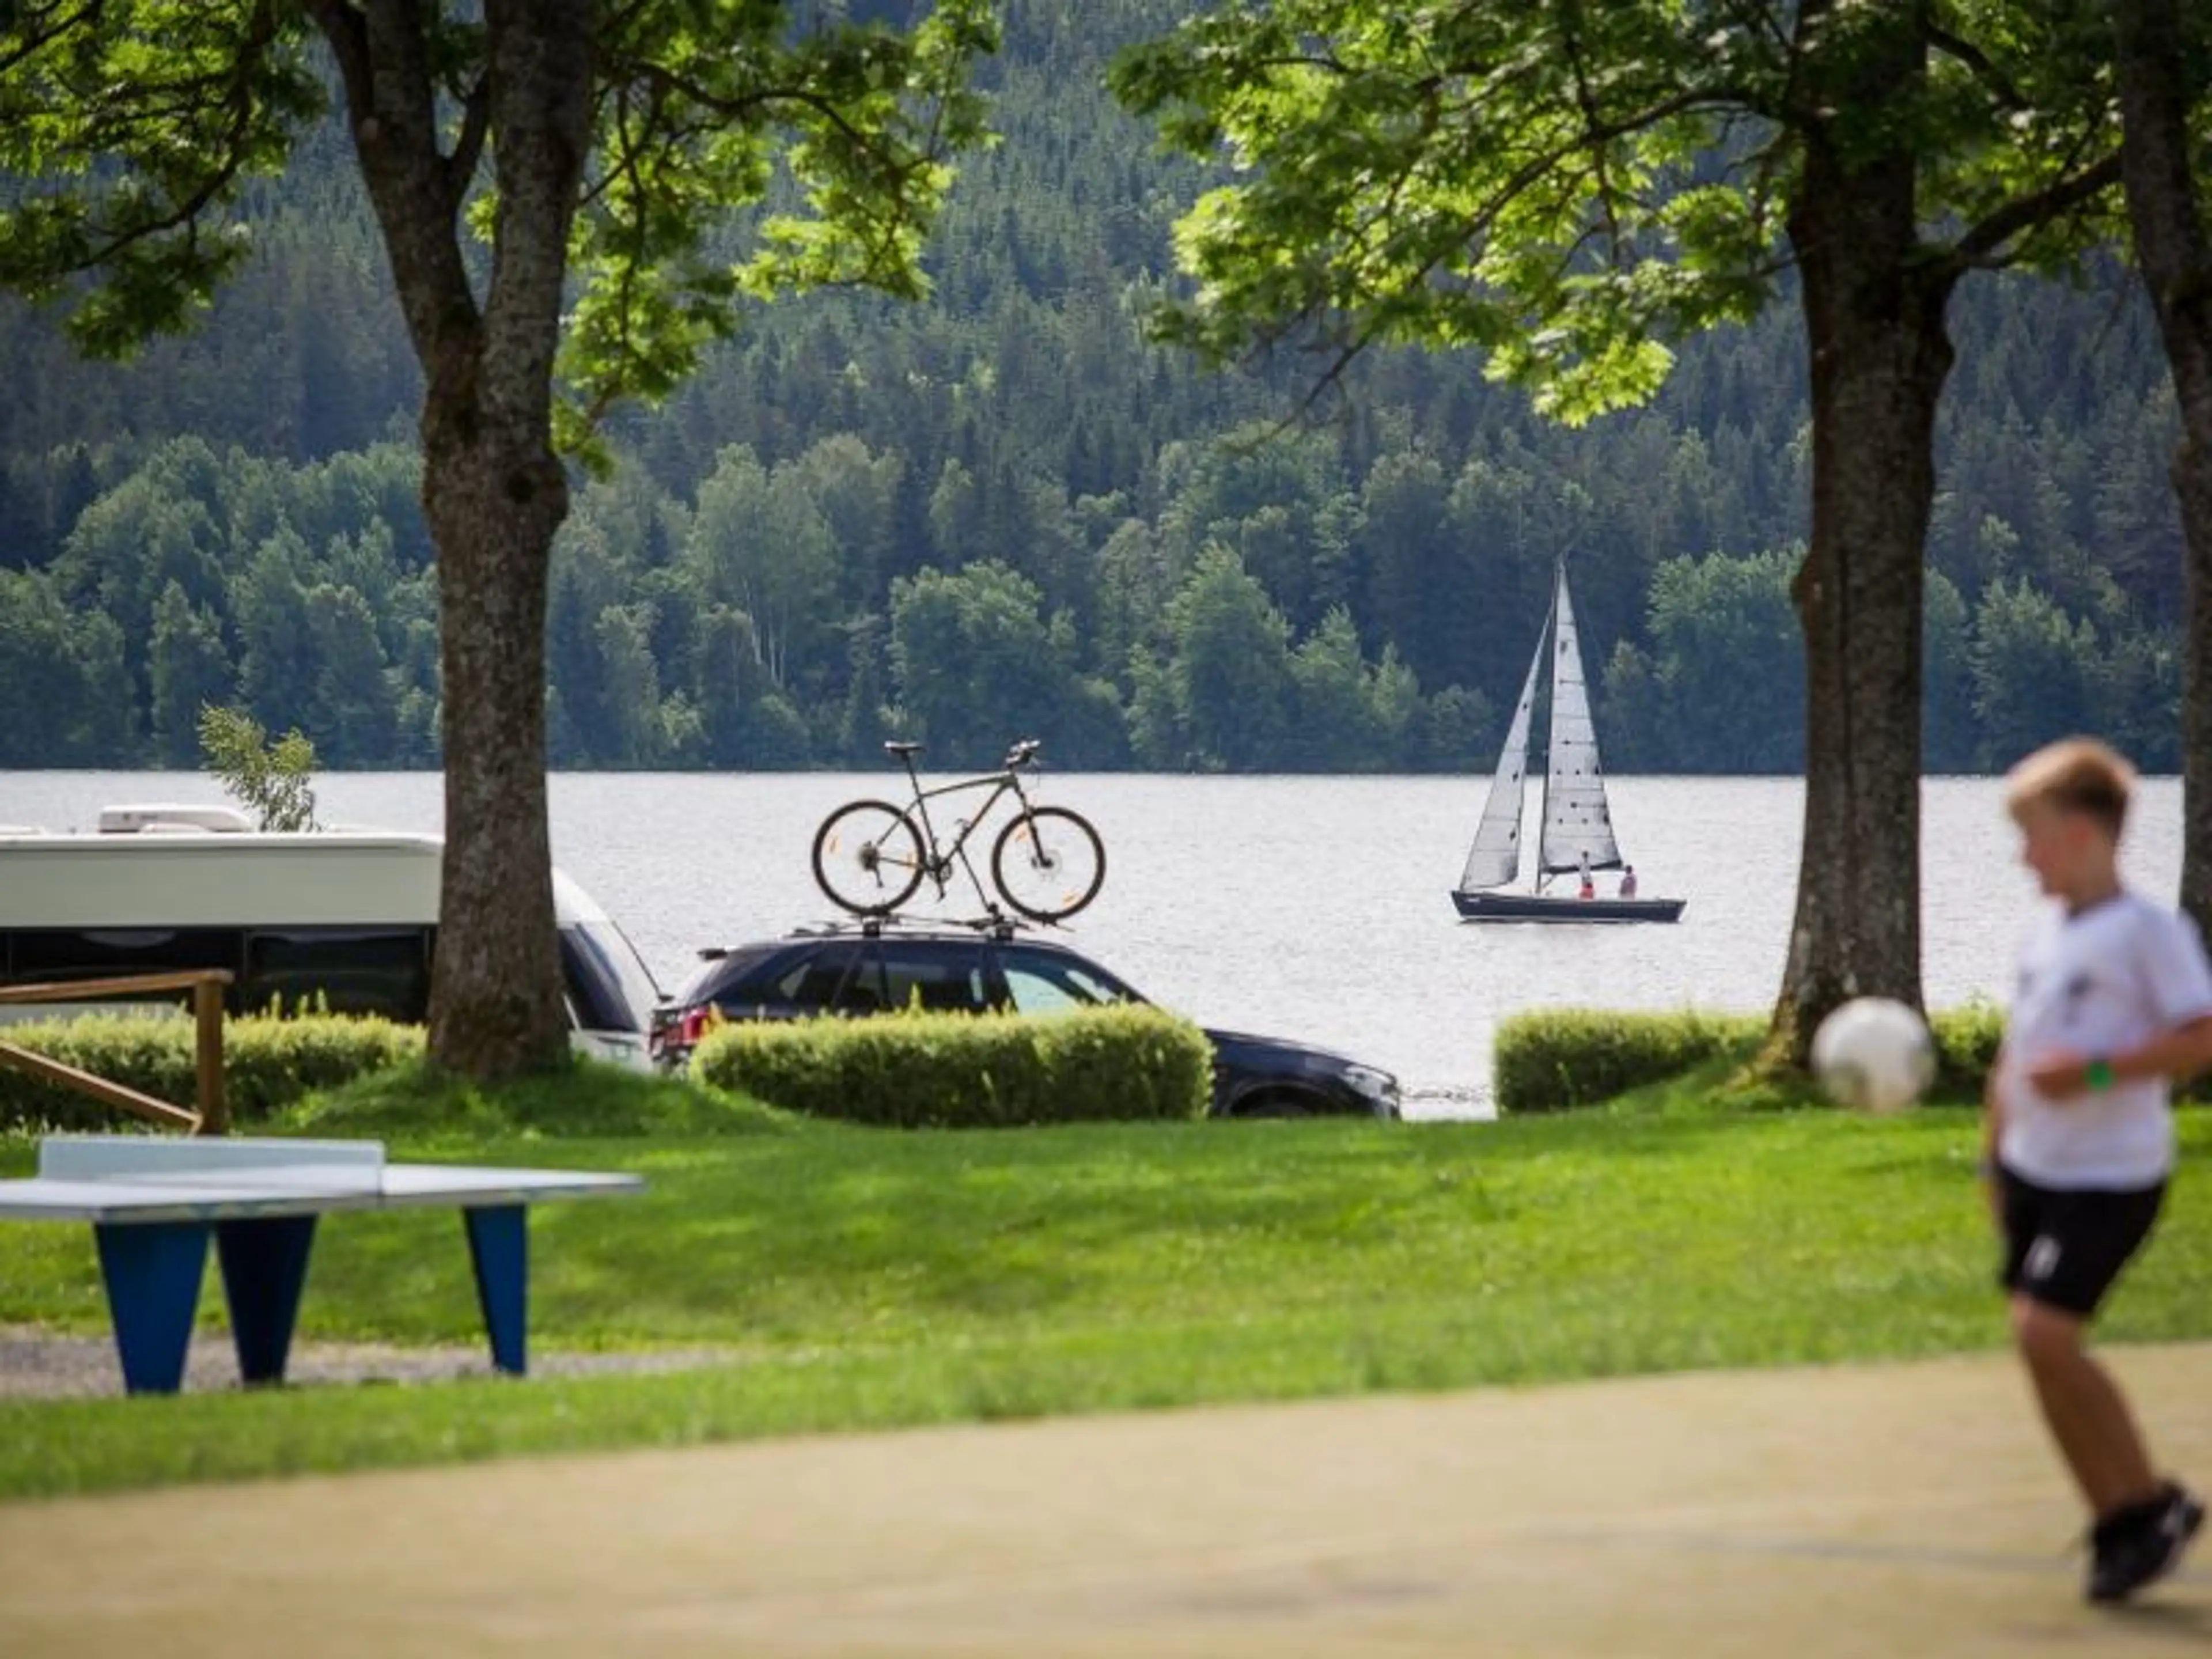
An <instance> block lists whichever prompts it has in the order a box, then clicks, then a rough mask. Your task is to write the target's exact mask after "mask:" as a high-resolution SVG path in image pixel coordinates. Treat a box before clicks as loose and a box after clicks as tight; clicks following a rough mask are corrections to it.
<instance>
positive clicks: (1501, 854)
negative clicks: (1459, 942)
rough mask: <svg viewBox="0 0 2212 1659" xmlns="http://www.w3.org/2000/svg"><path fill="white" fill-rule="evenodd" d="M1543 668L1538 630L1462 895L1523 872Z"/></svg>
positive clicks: (1469, 859)
mask: <svg viewBox="0 0 2212 1659" xmlns="http://www.w3.org/2000/svg"><path fill="white" fill-rule="evenodd" d="M1543 666H1544V635H1542V634H1539V635H1537V636H1536V654H1535V655H1534V656H1533V657H1531V658H1530V659H1528V678H1527V679H1525V680H1523V681H1522V683H1521V701H1520V702H1517V703H1516V704H1515V705H1514V706H1513V726H1512V729H1511V730H1510V731H1509V732H1506V734H1505V748H1504V751H1503V752H1502V753H1500V754H1499V756H1498V771H1497V773H1496V775H1493V776H1492V779H1491V780H1490V799H1487V800H1486V801H1485V802H1484V803H1483V804H1482V822H1481V823H1480V824H1479V825H1478V826H1477V827H1476V829H1475V832H1474V848H1472V849H1471V850H1469V852H1468V855H1467V868H1466V870H1465V871H1463V872H1462V873H1461V875H1460V878H1459V885H1460V890H1461V891H1462V892H1463V893H1472V892H1474V891H1476V890H1478V889H1480V888H1485V887H1503V886H1504V885H1505V884H1506V883H1507V882H1509V881H1510V880H1512V879H1513V878H1514V877H1516V876H1517V875H1519V874H1520V873H1521V792H1522V787H1524V785H1525V784H1526V782H1527V779H1528V716H1529V712H1530V711H1531V710H1532V709H1534V708H1535V706H1536V675H1537V672H1538V671H1540V670H1541V668H1542V667H1543Z"/></svg>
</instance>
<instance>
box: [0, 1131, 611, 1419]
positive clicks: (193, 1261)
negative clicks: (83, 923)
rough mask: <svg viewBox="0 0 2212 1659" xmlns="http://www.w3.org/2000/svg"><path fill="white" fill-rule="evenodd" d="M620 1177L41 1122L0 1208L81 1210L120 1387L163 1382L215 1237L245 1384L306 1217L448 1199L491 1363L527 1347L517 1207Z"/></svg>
mask: <svg viewBox="0 0 2212 1659" xmlns="http://www.w3.org/2000/svg"><path fill="white" fill-rule="evenodd" d="M644 1185H645V1183H644V1182H643V1181H641V1179H639V1177H637V1176H630V1175H601V1174H593V1173H589V1172H586V1171H581V1170H501V1169H484V1168H477V1167H471V1166H467V1165H460V1164H392V1163H388V1162H387V1161H386V1158H385V1155H384V1146H383V1143H382V1142H380V1141H374V1140H286V1139H159V1138H156V1137H155V1136H151V1135H48V1136H46V1138H45V1139H42V1140H40V1143H39V1172H38V1174H37V1175H36V1176H30V1177H27V1178H24V1179H21V1180H15V1181H0V1220H16V1221H88V1222H90V1223H91V1224H92V1231H93V1237H94V1243H95V1244H96V1246H97V1248H98V1250H99V1254H100V1279H101V1281H102V1283H103V1284H104V1285H105V1286H106V1292H107V1305H108V1312H109V1315H110V1316H111V1317H112V1320H113V1322H114V1326H115V1346H116V1352H117V1354H118V1358H120V1359H121V1361H122V1365H123V1380H124V1386H125V1388H126V1389H128V1390H129V1391H130V1392H131V1393H132V1394H174V1393H175V1392H177V1390H178V1389H179V1388H180V1387H181V1386H182V1385H183V1383H184V1376H185V1356H186V1353H187V1352H188V1349H189V1347H190V1344H191V1332H192V1321H193V1317H194V1315H195V1314H196V1312H197V1309H198V1306H199V1294H200V1284H201V1281H202V1279H204V1277H205V1276H206V1271H207V1251H208V1243H209V1241H210V1238H212V1239H213V1241H214V1243H215V1248H216V1260H217V1261H218V1263H219V1264H220V1266H221V1268H222V1286H223V1296H224V1299H225V1301H226V1303H227V1304H228V1307H229V1310H230V1326H231V1333H232V1336H233V1339H234V1341H235V1343H236V1346H237V1349H238V1369H239V1375H240V1377H241V1378H243V1380H244V1381H246V1383H281V1382H282V1381H283V1378H284V1367H285V1363H286V1360H287V1358H289V1354H290V1352H291V1346H292V1331H293V1327H294V1325H295V1323H296V1322H297V1319H298V1315H299V1309H300V1292H301V1289H302V1288H303V1287H304V1285H306V1283H307V1256H308V1253H309V1251H310V1250H311V1249H313V1244H314V1237H315V1224H316V1222H317V1221H318V1220H319V1218H321V1217H322V1216H324V1215H325V1214H330V1213H332V1212H343V1211H349V1210H394V1209H409V1208H416V1207H419V1206H425V1205H442V1206H449V1207H454V1208H458V1209H459V1211H460V1212H461V1218H462V1222H463V1225H464V1231H465V1235H466V1237H467V1239H468V1249H469V1261H470V1264H471V1269H472V1271H473V1273H474V1274H475V1278H476V1289H477V1304H478V1306H479V1308H480V1309H481V1310H482V1311H483V1321H484V1329H485V1333H486V1334H487V1335H488V1336H489V1340H490V1344H491V1357H492V1364H493V1365H494V1366H495V1368H496V1369H498V1370H501V1371H504V1372H507V1373H509V1374H511V1375H514V1376H520V1375H521V1374H522V1373H523V1371H524V1370H525V1368H526V1360H527V1343H526V1335H527V1327H528V1314H529V1283H530V1280H529V1232H528V1214H529V1206H531V1205H532V1204H534V1203H538V1202H541V1201H543V1200H547V1199H556V1198H592V1197H602V1196H611V1195H614V1194H622V1193H634V1192H637V1191H639V1190H641V1188H643V1187H644Z"/></svg>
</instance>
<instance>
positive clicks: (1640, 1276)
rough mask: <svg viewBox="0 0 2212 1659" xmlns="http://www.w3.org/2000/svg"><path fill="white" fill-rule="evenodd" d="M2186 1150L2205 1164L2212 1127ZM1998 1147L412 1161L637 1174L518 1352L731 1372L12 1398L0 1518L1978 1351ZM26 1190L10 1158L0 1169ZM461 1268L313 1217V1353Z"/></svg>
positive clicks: (31, 1236) (574, 1153)
mask: <svg viewBox="0 0 2212 1659" xmlns="http://www.w3.org/2000/svg"><path fill="white" fill-rule="evenodd" d="M2183 1133H2184V1139H2185V1147H2186V1148H2187V1149H2188V1151H2189V1152H2191V1153H2192V1154H2198V1155H2201V1154H2203V1152H2206V1151H2208V1150H2212V1118H2208V1117H2207V1115H2203V1114H2191V1115H2190V1116H2189V1117H2188V1118H2187V1119H2186V1120H2185V1124H2184V1132H2183ZM1976 1136H1977V1131H1976V1128H1975V1125H1974V1123H1973V1120H1972V1115H1971V1114H1969V1113H1967V1112H1965V1111H1961V1110H1958V1109H1928V1110H1923V1111H1921V1112H1919V1113H1917V1114H1911V1115H1905V1116H1903V1117H1899V1118H1894V1119H1886V1120H1884V1119H1869V1118H1860V1117H1850V1116H1845V1115H1839V1114H1836V1113H1832V1112H1826V1111H1819V1110H1799V1111H1755V1112H1723V1111H1721V1110H1718V1109H1705V1108H1700V1107H1698V1106H1696V1105H1695V1104H1694V1103H1690V1102H1689V1097H1688V1096H1687V1094H1686V1091H1678V1092H1677V1094H1676V1095H1675V1096H1674V1097H1673V1098H1672V1099H1671V1100H1662V1103H1661V1105H1660V1106H1659V1107H1658V1108H1656V1109H1651V1108H1650V1107H1648V1106H1647V1108H1646V1109H1644V1110H1642V1111H1598V1112H1588V1113H1582V1114H1577V1115H1571V1116H1562V1117H1557V1118H1550V1119H1541V1118H1540V1119H1526V1120H1518V1121H1508V1122H1504V1123H1500V1124H1449V1125H1427V1126H1421V1125H1402V1126H1391V1125H1377V1124H1368V1123H1341V1122H1318V1123H1266V1124H1201V1125H1192V1126H1187V1127H1158V1126H1150V1127H1146V1126H1130V1127H1083V1128H1060V1129H1045V1130H1026V1131H995V1132H977V1133H894V1132H878V1131H866V1130H858V1129H848V1128H840V1127H801V1128H799V1129H796V1130H791V1131H788V1132H785V1133H770V1134H752V1135H742V1136H736V1137H721V1138H715V1139H685V1140H681V1141H671V1140H661V1139H655V1140H641V1139H627V1140H614V1139H606V1140H582V1139H528V1140H517V1139H484V1138H471V1139H447V1140H443V1141H432V1142H418V1143H417V1144H414V1145H411V1146H406V1147H404V1152H406V1153H407V1154H408V1155H410V1156H415V1157H429V1158H449V1159H453V1160H466V1161H482V1162H488V1163H495V1164H496V1163H519V1164H574V1165H578V1166H583V1167H591V1168H606V1169H626V1170H635V1171H637V1172H639V1173H641V1174H642V1175H644V1176H647V1178H648V1180H649V1182H650V1188H651V1189H650V1191H649V1193H648V1194H647V1195H646V1196H644V1197H643V1198H641V1199H635V1200H614V1201H609V1202H599V1203H591V1204H574V1205H554V1206H547V1207H545V1208H544V1209H543V1210H541V1211H539V1212H537V1215H536V1218H535V1220H534V1222H533V1244H534V1249H533V1261H532V1271H533V1278H534V1286H533V1291H534V1294H533V1306H532V1315H533V1324H532V1340H533V1342H534V1344H535V1345H537V1346H538V1349H539V1350H540V1351H541V1352H542V1351H543V1350H544V1349H545V1348H549V1347H551V1348H578V1347H585V1348H605V1347H633V1346H635V1347H651V1346H687V1347H688V1346H696V1345H702V1344H705V1345H721V1346H727V1347H728V1348H729V1349H731V1350H732V1355H733V1358H734V1359H735V1362H736V1363H733V1364H730V1365H727V1366H723V1367H719V1368H715V1369H712V1370H699V1371H690V1372H685V1373H681V1374H677V1375H665V1376H619V1377H601V1378H592V1379H588V1380H585V1379H574V1380H557V1381H556V1380H552V1379H546V1380H541V1381H538V1382H532V1383H525V1384H520V1385H517V1384H514V1383H503V1382H495V1381H486V1382H483V1383H453V1384H440V1385H435V1386H426V1387H410V1388H358V1389H298V1390H293V1391H288V1392H283V1393H281V1394H270V1393H261V1394H255V1395H239V1394H226V1395H199V1396H193V1395H185V1396H182V1397H180V1398H178V1399H175V1400H135V1401H125V1400H116V1401H53V1402H38V1403H17V1404H12V1405H10V1404H5V1403H0V1493H19V1494H20V1493H35V1492H58V1491H65V1490H82V1489H92V1488H102V1487H112V1486H126V1485H145V1484H153V1483H159V1482H163V1481H168V1480H191V1479H206V1478H224V1477H238V1476H246V1475H254V1474H269V1473H276V1472H283V1471H290V1470H298V1469H308V1468H355V1467H361V1466H364V1465H370V1464H385V1463H401V1462H410V1463H411V1462H439V1461H446V1460H451V1459H455V1458H460V1457H467V1456H477V1455H493V1454H498V1453H509V1452H519V1451H525V1450H540V1449H559V1448H571V1447H582V1446H611V1445H624V1444H641V1443H689V1442H696V1441H700V1440H705V1439H713V1438H723V1437H738V1436H748V1435H759V1434H770V1433H779V1432H787V1431H793V1430H799V1429H824V1430H832V1429H844V1428H854V1427H864V1426H878V1425H893V1424H915V1423H931V1422H942V1421H951V1420H959V1419H979V1418H991V1417H1004V1416H1023V1415H1033V1414H1042V1413H1055V1412H1066V1411H1083V1410H1097V1409H1103V1408H1111V1407H1158V1406H1167V1405H1175V1404H1183V1403H1188V1402H1194V1401H1225V1400H1249V1399H1282V1398H1291V1397H1298V1396H1311V1395H1340V1394H1348V1393H1356V1392H1359V1391H1362V1390H1367V1389H1445V1388H1456V1387H1462V1386H1466V1385H1469V1384H1476V1383H1522V1382H1532V1381H1539V1380H1547V1379H1557V1378H1566V1377H1579V1376H1600V1375H1607V1374H1617V1373H1623V1372H1633V1371H1650V1370H1671V1369H1681V1368H1689V1367H1708V1366H1736V1365H1775V1364H1800V1363H1808V1362H1821V1361H1832V1360H1841V1359H1852V1358H1872V1357H1876V1356H1895V1355H1910V1354H1925V1353H1933V1352H1942V1351H1948V1350H1956V1349H1962V1348H1973V1347H1983V1346H1990V1345H1992V1344H1994V1343H1996V1342H1997V1341H1999V1340H2002V1328H2001V1322H2000V1319H1999V1315H1998V1308H1997V1304H1996V1300H1995V1298H1994V1297H1993V1296H1992V1294H1991V1293H1990V1289H1989V1286H1988V1274H1989V1272H1990V1254H1991V1246H1990V1239H1989V1237H1988V1232H1987V1226H1986V1222H1985V1220H1984V1217H1983V1215H1982V1212H1981V1210H1980V1207H1979V1200H1978V1190H1977V1188H1976V1185H1975V1182H1973V1179H1972V1160H1973V1153H1974V1151H1975V1143H1976ZM29 1161H30V1149H29V1146H28V1143H27V1142H23V1141H15V1142H11V1143H0V1173H9V1174H15V1173H21V1172H23V1171H24V1170H27V1167H28V1165H29ZM458 1235H459V1225H458V1223H457V1222H456V1220H455V1218H453V1216H452V1215H451V1214H450V1213H436V1214H430V1213H416V1214H397V1215H379V1216H342V1217H337V1218H332V1219H331V1220H330V1221H328V1222H326V1223H325V1226H324V1228H323V1231H322V1235H321V1237H320V1239H319V1243H318V1245H317V1249H316V1258H315V1263H314V1268H313V1274H312V1275H311V1278H310V1279H309V1283H308V1288H307V1299H306V1304H305V1306H304V1308H303V1310H302V1314H301V1334H302V1335H303V1336H304V1337H307V1338H316V1337H323V1338H356V1339H375V1340H386V1341H392V1342H399V1343H426V1342H473V1341H475V1340H477V1322H476V1315H475V1310H474V1306H473V1302H472V1298H471V1291H470V1287H469V1282H468V1273H467V1266H466V1257H465V1252H464V1250H463V1249H462V1248H461V1244H460V1240H459V1236H458ZM219 1315H220V1304H219V1299H218V1298H217V1297H216V1295H215V1293H214V1289H213V1275H212V1273H211V1274H210V1291H209V1295H208V1299H207V1302H206V1304H205V1305H204V1309H203V1318H204V1320H210V1321H212V1320H214V1319H216V1318H217V1317H219ZM0 1321H14V1322H22V1321H32V1322H40V1323H43V1324H47V1325H50V1326H53V1327H57V1328H65V1329H72V1330H81V1331H98V1330H104V1329H105V1328H106V1314H105V1310H104V1307H103V1304H102V1302H101V1298H100V1288H99V1283H98V1279H97V1275H96V1272H95V1268H94V1258H93V1251H92V1245H91V1241H90V1238H89V1237H88V1230H87V1229H84V1228H82V1227H76V1226H26V1225H9V1226H6V1227H0ZM2107 1329H2108V1334H2110V1335H2111V1336H2112V1338H2114V1339H2117V1340H2152V1339H2162V1338H2179V1337H2194V1336H2204V1335H2208V1334H2212V1188H2203V1187H2202V1186H2200V1185H2197V1184H2192V1183H2190V1182H2186V1181H2185V1182H2184V1183H2183V1185H2182V1187H2181V1188H2180V1190H2179V1194H2178V1196H2177V1199H2176V1201H2175V1203H2174V1205H2173V1206H2172V1210H2171V1211H2170V1212H2169V1215H2168V1218H2167V1222H2166V1226H2165V1228H2164V1229H2163V1231H2161V1234H2160V1239H2159V1242H2158V1244H2157V1246H2156V1248H2155V1249H2154V1250H2153V1251H2152V1252H2151V1254H2150V1255H2149V1256H2148V1258H2147V1259H2146V1261H2144V1262H2143V1263H2142V1265H2141V1267H2140V1268H2139V1269H2138V1271H2137V1272H2136V1273H2135V1275H2134V1276H2133V1277H2132V1279H2130V1282H2129V1283H2128V1285H2126V1286H2125V1288H2124V1291H2122V1292H2121V1293H2120V1295H2119V1296H2118V1298H2117V1300H2116V1302H2115V1304H2113V1306H2112V1310H2111V1316H2110V1319H2109V1322H2108V1327H2107Z"/></svg>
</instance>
